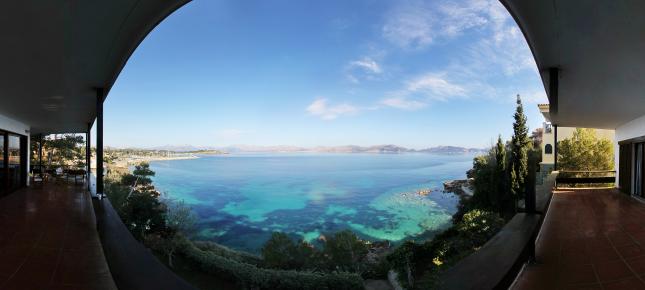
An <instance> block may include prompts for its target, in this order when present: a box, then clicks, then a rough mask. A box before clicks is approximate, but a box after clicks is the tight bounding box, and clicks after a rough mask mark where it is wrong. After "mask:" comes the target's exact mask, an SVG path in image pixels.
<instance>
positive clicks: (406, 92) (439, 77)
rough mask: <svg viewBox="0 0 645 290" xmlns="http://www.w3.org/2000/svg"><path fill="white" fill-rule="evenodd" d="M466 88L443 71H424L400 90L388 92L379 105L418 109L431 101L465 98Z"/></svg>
mask: <svg viewBox="0 0 645 290" xmlns="http://www.w3.org/2000/svg"><path fill="white" fill-rule="evenodd" d="M467 93H468V89H466V88H465V87H464V86H463V85H460V84H457V83H454V82H453V81H451V80H449V79H448V78H447V77H446V76H445V74H443V73H426V74H423V75H420V76H418V77H415V78H412V79H410V80H408V81H406V82H405V85H404V86H403V88H402V89H401V90H398V91H395V92H392V93H390V95H391V96H390V97H387V98H385V99H383V100H381V101H380V104H381V105H385V106H388V107H392V108H397V109H404V110H418V109H422V108H425V107H427V106H428V104H429V103H430V102H432V101H446V100H449V99H453V98H465V97H466V96H467Z"/></svg>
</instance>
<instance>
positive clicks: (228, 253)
mask: <svg viewBox="0 0 645 290" xmlns="http://www.w3.org/2000/svg"><path fill="white" fill-rule="evenodd" d="M193 244H194V245H195V246H196V247H197V248H198V249H200V250H202V251H205V252H211V253H213V254H215V255H218V256H220V257H224V258H228V259H231V260H235V261H238V262H242V263H246V264H252V265H255V266H258V267H263V266H264V261H263V260H262V258H260V257H259V256H256V255H253V254H250V253H246V252H240V251H236V250H233V249H229V248H228V247H225V246H222V245H219V244H216V243H213V242H206V241H194V242H193Z"/></svg>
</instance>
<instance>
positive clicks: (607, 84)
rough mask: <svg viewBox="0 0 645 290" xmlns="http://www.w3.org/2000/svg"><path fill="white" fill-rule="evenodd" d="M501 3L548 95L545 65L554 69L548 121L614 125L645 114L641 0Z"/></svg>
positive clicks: (644, 21) (644, 8)
mask: <svg viewBox="0 0 645 290" xmlns="http://www.w3.org/2000/svg"><path fill="white" fill-rule="evenodd" d="M501 2H502V3H503V4H504V5H505V6H506V8H507V9H508V11H509V12H510V13H511V15H512V16H513V17H514V18H515V20H516V22H517V23H518V25H519V27H520V28H521V29H522V31H523V33H524V36H525V37H526V39H527V41H528V43H529V46H530V47H531V50H532V52H533V55H534V57H535V61H536V63H537V66H538V69H539V70H540V75H541V77H542V80H543V82H544V85H545V88H546V91H547V94H548V95H549V96H550V97H551V93H550V92H549V90H548V87H549V68H552V67H555V68H558V69H559V79H558V80H559V91H558V95H559V96H558V105H557V112H556V113H555V114H554V112H552V113H551V120H552V122H553V123H555V124H558V125H560V126H579V127H593V128H604V129H615V128H616V127H618V126H620V125H621V124H624V123H626V122H628V121H631V120H633V119H635V118H637V117H640V116H642V115H645V17H643V12H644V11H645V1H640V0H627V1H585V0H569V1H526V0H501ZM551 103H553V101H551Z"/></svg>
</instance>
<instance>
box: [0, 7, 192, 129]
mask: <svg viewBox="0 0 645 290" xmlns="http://www.w3.org/2000/svg"><path fill="white" fill-rule="evenodd" d="M187 2H188V0H110V1H99V0H84V1H65V0H63V1H9V2H7V3H4V4H3V7H2V9H0V35H2V37H0V64H1V66H0V114H2V115H4V116H7V117H9V118H12V119H14V120H16V121H19V122H23V123H25V124H27V125H30V126H31V134H38V133H63V132H85V131H86V130H87V125H88V123H90V122H93V120H94V119H95V117H96V99H97V95H96V90H95V88H99V87H102V88H105V89H106V91H107V90H109V89H110V88H111V87H112V85H113V84H114V81H115V80H116V78H117V76H118V75H119V73H120V71H121V69H122V68H123V66H124V65H125V63H126V62H127V60H128V58H129V57H130V55H131V54H132V52H133V51H134V50H135V49H136V47H137V46H138V45H139V43H140V42H141V41H142V40H143V39H144V38H145V36H146V35H147V34H148V33H149V32H150V31H151V30H152V29H153V28H154V27H155V26H156V25H157V24H158V23H159V22H160V21H162V20H163V19H165V18H166V17H167V16H168V15H170V14H171V13H172V12H173V11H175V10H176V9H178V8H179V7H181V6H182V5H184V4H185V3H187Z"/></svg>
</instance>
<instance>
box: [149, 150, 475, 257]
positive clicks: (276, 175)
mask: <svg viewBox="0 0 645 290" xmlns="http://www.w3.org/2000/svg"><path fill="white" fill-rule="evenodd" d="M472 158H473V156H472V155H449V156H447V155H446V156H444V155H432V154H412V153H411V154H304V153H302V154H301V153H288V154H230V155H211V156H201V158H199V159H188V160H172V161H154V162H152V163H151V167H152V169H153V170H154V171H156V173H157V175H156V176H155V177H154V182H155V185H156V187H157V188H158V189H159V190H161V191H162V192H163V193H164V195H165V196H166V197H168V198H172V199H176V200H183V201H184V202H185V203H187V204H188V205H190V206H191V207H192V209H193V210H194V211H195V213H196V214H197V216H198V217H199V222H198V229H199V231H198V234H197V238H198V239H202V240H211V241H215V242H218V243H220V244H223V245H226V246H229V247H231V248H235V249H239V250H245V251H250V252H258V251H259V249H260V247H261V246H262V244H263V243H264V242H265V241H266V240H267V239H268V238H269V236H270V235H271V232H273V231H282V232H286V233H289V234H290V235H292V236H293V237H294V238H299V239H304V240H307V241H312V242H315V241H316V240H317V238H318V237H319V236H320V235H321V234H327V233H333V232H336V231H339V230H343V229H351V230H353V231H354V232H356V233H357V234H358V235H359V236H361V237H362V238H364V239H369V240H385V239H386V240H390V241H393V242H400V241H404V240H406V239H426V238H428V237H431V236H432V235H433V234H434V233H436V231H438V230H441V229H443V228H445V227H446V226H448V225H449V224H450V218H451V215H452V214H453V213H454V212H455V211H456V205H457V203H458V198H457V197H456V196H455V195H454V194H452V193H444V192H442V191H441V190H442V187H443V182H444V181H446V180H451V179H459V178H465V172H466V170H468V169H469V168H470V167H471V165H472ZM428 188H429V189H433V191H432V192H431V193H430V194H428V195H427V196H422V195H419V194H417V193H416V192H417V190H420V189H428Z"/></svg>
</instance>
